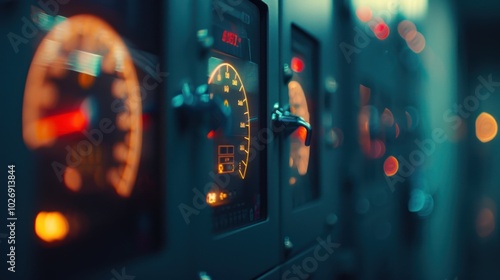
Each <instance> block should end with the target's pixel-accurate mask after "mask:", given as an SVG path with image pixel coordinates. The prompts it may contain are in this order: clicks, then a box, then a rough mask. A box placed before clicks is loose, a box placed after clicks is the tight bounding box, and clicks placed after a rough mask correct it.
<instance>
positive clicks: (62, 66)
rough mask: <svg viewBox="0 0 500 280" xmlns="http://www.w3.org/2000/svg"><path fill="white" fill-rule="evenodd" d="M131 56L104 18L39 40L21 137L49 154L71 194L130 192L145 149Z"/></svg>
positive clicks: (72, 21)
mask: <svg viewBox="0 0 500 280" xmlns="http://www.w3.org/2000/svg"><path fill="white" fill-rule="evenodd" d="M141 115H142V104H141V97H140V91H139V83H138V81H137V75H136V72H135V69H134V65H133V61H132V58H131V56H130V54H129V53H128V51H127V47H126V46H125V44H124V42H123V41H122V40H121V38H120V36H119V35H118V34H117V33H116V32H115V31H114V30H113V29H112V27H111V26H109V25H108V24H107V23H106V22H104V21H103V20H101V19H99V18H97V17H95V16H92V15H77V16H73V17H70V18H68V19H66V20H65V21H64V22H62V23H60V24H58V25H56V26H55V27H54V28H53V29H52V30H51V31H50V32H49V33H48V34H47V35H46V36H45V38H44V39H43V40H42V41H41V42H40V45H39V47H38V49H37V51H36V53H35V55H34V57H33V61H32V63H31V66H30V69H29V73H28V77H27V80H26V87H25V93H24V104H23V138H24V141H25V143H26V145H27V146H28V148H30V149H33V150H38V151H40V152H43V153H44V155H45V156H48V157H49V158H50V159H51V161H50V162H51V164H52V167H53V170H54V172H55V174H56V176H57V178H58V179H59V181H61V182H63V184H64V185H65V186H66V187H67V188H68V189H70V190H71V191H74V192H79V191H92V190H94V191H95V190H99V189H101V190H102V189H103V188H104V189H106V187H112V188H114V190H115V191H116V193H117V194H118V195H120V196H122V197H128V196H130V194H131V192H132V188H133V186H134V184H135V179H136V175H137V169H138V165H139V158H140V153H141V146H142V143H141V142H142V120H141Z"/></svg>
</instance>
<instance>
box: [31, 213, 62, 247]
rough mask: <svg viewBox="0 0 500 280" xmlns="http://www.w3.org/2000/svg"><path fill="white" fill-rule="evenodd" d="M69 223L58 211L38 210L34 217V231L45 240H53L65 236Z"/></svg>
mask: <svg viewBox="0 0 500 280" xmlns="http://www.w3.org/2000/svg"><path fill="white" fill-rule="evenodd" d="M68 232H69V223H68V220H67V219H66V217H64V215H63V214H61V213H60V212H40V213H38V215H37V216H36V219H35V233H36V235H37V236H38V237H39V238H40V239H42V240H43V241H45V242H54V241H58V240H63V239H64V238H66V236H67V235H68Z"/></svg>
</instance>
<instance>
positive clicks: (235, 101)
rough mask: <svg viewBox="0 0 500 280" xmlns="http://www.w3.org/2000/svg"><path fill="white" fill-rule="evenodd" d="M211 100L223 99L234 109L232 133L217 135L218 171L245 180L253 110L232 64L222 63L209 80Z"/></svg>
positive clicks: (225, 103) (215, 136) (232, 110)
mask: <svg viewBox="0 0 500 280" xmlns="http://www.w3.org/2000/svg"><path fill="white" fill-rule="evenodd" d="M208 84H209V85H210V95H211V98H214V97H217V98H221V99H222V100H223V102H224V106H226V107H229V108H230V109H231V123H232V128H231V132H230V133H229V134H228V133H227V132H224V131H217V132H214V135H213V137H212V138H213V139H214V140H215V142H216V145H217V148H216V149H217V166H216V171H217V172H218V173H219V174H222V173H236V174H239V175H240V177H241V178H242V179H245V175H246V173H247V166H248V159H249V154H250V110H249V107H248V99H247V94H246V91H245V86H244V85H243V81H242V80H241V77H240V75H239V74H238V71H236V69H235V68H234V67H233V66H232V65H231V64H229V63H221V64H219V65H218V66H217V67H216V68H215V69H214V70H213V71H212V73H211V75H210V78H209V79H208Z"/></svg>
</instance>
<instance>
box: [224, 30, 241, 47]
mask: <svg viewBox="0 0 500 280" xmlns="http://www.w3.org/2000/svg"><path fill="white" fill-rule="evenodd" d="M222 42H224V43H227V44H230V45H233V46H235V47H239V46H240V43H241V37H240V36H238V34H236V33H234V32H231V31H227V30H224V32H223V33H222Z"/></svg>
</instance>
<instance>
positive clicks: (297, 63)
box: [292, 57, 305, 73]
mask: <svg viewBox="0 0 500 280" xmlns="http://www.w3.org/2000/svg"><path fill="white" fill-rule="evenodd" d="M304 67H305V64H304V61H303V60H302V59H300V58H298V57H293V58H292V70H293V72H296V73H300V72H302V71H303V70H304Z"/></svg>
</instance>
